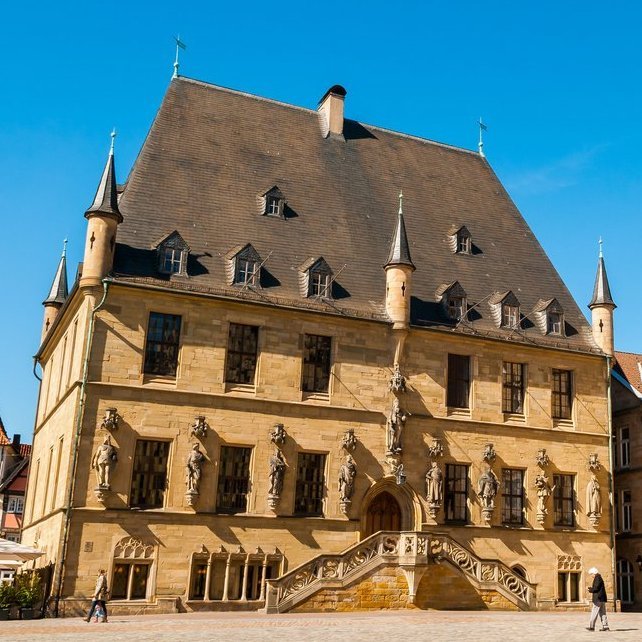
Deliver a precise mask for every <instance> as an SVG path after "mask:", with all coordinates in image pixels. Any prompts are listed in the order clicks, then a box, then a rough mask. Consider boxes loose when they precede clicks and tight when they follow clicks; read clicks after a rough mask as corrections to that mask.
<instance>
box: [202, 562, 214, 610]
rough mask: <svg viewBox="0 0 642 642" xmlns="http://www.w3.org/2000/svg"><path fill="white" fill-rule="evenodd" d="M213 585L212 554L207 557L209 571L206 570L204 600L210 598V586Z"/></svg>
mask: <svg viewBox="0 0 642 642" xmlns="http://www.w3.org/2000/svg"><path fill="white" fill-rule="evenodd" d="M211 585H212V556H211V555H210V556H209V557H208V558H207V571H206V572H205V595H203V600H209V599H210V586H211Z"/></svg>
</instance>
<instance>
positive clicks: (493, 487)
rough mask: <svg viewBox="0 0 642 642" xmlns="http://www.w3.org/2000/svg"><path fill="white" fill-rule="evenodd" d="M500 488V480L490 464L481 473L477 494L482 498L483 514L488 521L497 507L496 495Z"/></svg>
mask: <svg viewBox="0 0 642 642" xmlns="http://www.w3.org/2000/svg"><path fill="white" fill-rule="evenodd" d="M498 490H499V480H498V479H497V476H496V475H495V473H494V472H493V471H492V470H491V468H490V466H486V470H485V471H484V472H483V473H482V474H481V476H480V477H479V480H478V481H477V496H478V497H479V499H480V500H481V505H482V515H483V516H484V519H486V520H487V521H488V520H490V516H491V514H492V512H493V509H494V508H495V497H496V496H497V491H498Z"/></svg>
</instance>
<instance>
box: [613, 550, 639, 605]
mask: <svg viewBox="0 0 642 642" xmlns="http://www.w3.org/2000/svg"><path fill="white" fill-rule="evenodd" d="M634 587H635V576H634V573H633V564H631V562H629V560H625V559H619V560H618V561H617V597H618V599H619V600H621V601H622V602H623V603H624V604H631V603H632V602H634V601H635V591H634Z"/></svg>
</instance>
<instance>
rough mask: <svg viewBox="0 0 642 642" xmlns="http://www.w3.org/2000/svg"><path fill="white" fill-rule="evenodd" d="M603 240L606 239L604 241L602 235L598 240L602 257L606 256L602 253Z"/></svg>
mask: <svg viewBox="0 0 642 642" xmlns="http://www.w3.org/2000/svg"><path fill="white" fill-rule="evenodd" d="M603 242H604V241H602V237H601V236H600V240H599V241H598V243H599V244H600V258H601V259H602V258H604V254H603V253H602V243H603Z"/></svg>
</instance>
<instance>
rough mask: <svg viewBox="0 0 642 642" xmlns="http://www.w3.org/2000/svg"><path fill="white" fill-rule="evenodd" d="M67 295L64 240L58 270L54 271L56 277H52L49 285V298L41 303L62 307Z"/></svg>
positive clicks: (65, 243)
mask: <svg viewBox="0 0 642 642" xmlns="http://www.w3.org/2000/svg"><path fill="white" fill-rule="evenodd" d="M68 295H69V290H68V289H67V239H65V241H64V243H63V248H62V256H61V257H60V262H59V263H58V269H57V270H56V276H54V280H53V283H52V284H51V289H50V290H49V296H48V297H47V298H46V299H45V300H44V301H43V302H42V304H43V305H48V304H50V303H53V304H60V305H62V304H63V303H64V302H65V301H66V300H67V296H68Z"/></svg>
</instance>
